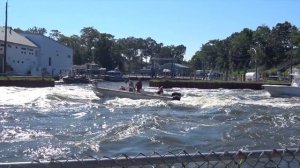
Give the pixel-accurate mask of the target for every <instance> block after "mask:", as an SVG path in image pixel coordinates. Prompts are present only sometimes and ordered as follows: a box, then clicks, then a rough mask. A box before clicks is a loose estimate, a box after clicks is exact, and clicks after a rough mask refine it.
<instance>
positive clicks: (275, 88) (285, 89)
mask: <svg viewBox="0 0 300 168" xmlns="http://www.w3.org/2000/svg"><path fill="white" fill-rule="evenodd" d="M292 76H293V77H294V79H293V81H292V83H291V85H290V86H287V85H262V86H263V87H264V89H265V90H267V91H268V92H269V93H270V95H271V96H272V97H286V96H292V97H300V73H296V74H292Z"/></svg>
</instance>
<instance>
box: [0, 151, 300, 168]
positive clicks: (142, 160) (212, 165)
mask: <svg viewBox="0 0 300 168" xmlns="http://www.w3.org/2000/svg"><path fill="white" fill-rule="evenodd" d="M45 167H47V168H100V167H113V168H114V167H116V168H117V167H124V168H137V167H145V168H148V167H149V168H150V167H155V168H163V167H170V168H177V167H187V168H190V167H191V168H194V167H197V168H223V167H226V168H254V167H255V168H258V167H259V168H260V167H266V168H279V167H280V168H286V167H291V168H299V167H300V150H299V148H292V149H274V150H256V151H237V152H210V153H201V152H196V153H190V154H189V153H187V152H186V151H184V150H183V151H178V152H176V153H174V152H168V153H166V154H163V155H162V154H159V153H157V152H155V153H153V154H152V155H149V156H146V155H144V154H142V153H140V154H138V155H136V156H133V157H132V156H128V155H126V154H122V155H120V156H119V157H114V158H111V157H102V158H94V157H92V156H87V157H86V158H82V159H79V158H75V157H72V158H69V159H66V160H56V159H51V160H50V161H38V160H33V161H32V162H16V163H0V168H45Z"/></svg>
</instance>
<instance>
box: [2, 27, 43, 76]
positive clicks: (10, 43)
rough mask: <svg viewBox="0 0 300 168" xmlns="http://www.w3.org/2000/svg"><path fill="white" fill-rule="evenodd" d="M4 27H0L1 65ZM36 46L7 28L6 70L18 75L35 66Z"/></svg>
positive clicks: (26, 72)
mask: <svg viewBox="0 0 300 168" xmlns="http://www.w3.org/2000/svg"><path fill="white" fill-rule="evenodd" d="M4 35H5V28H3V27H0V62H1V65H0V66H1V69H2V66H3V56H4ZM37 51H38V47H37V45H35V44H34V43H32V42H31V41H30V40H28V39H27V38H26V37H24V36H22V35H20V34H18V33H16V32H14V31H13V30H12V29H11V28H8V30H7V52H6V53H7V56H6V62H7V71H9V72H12V73H14V74H19V75H27V74H30V73H31V70H32V69H33V68H34V67H36V66H37V64H38V62H37Z"/></svg>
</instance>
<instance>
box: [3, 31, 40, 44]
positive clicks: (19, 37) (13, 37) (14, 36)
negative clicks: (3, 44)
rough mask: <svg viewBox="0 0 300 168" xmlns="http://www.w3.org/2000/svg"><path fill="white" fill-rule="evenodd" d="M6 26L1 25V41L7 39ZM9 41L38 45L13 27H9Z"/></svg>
mask: <svg viewBox="0 0 300 168" xmlns="http://www.w3.org/2000/svg"><path fill="white" fill-rule="evenodd" d="M4 38H5V28H4V27H0V41H4V40H5V39H4ZM7 42H9V43H14V44H20V45H25V46H29V47H37V46H36V45H35V44H34V43H32V42H31V41H30V40H28V39H27V38H26V37H24V36H22V35H20V34H18V33H16V32H15V31H13V30H12V29H11V28H7Z"/></svg>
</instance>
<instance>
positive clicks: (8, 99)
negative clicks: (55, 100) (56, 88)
mask: <svg viewBox="0 0 300 168" xmlns="http://www.w3.org/2000/svg"><path fill="white" fill-rule="evenodd" d="M50 91H51V88H17V87H0V92H1V94H2V95H5V96H0V104H1V105H20V106H23V105H26V104H28V103H31V102H34V101H35V100H37V99H39V98H40V97H43V96H45V95H47V94H48V93H49V92H50Z"/></svg>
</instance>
